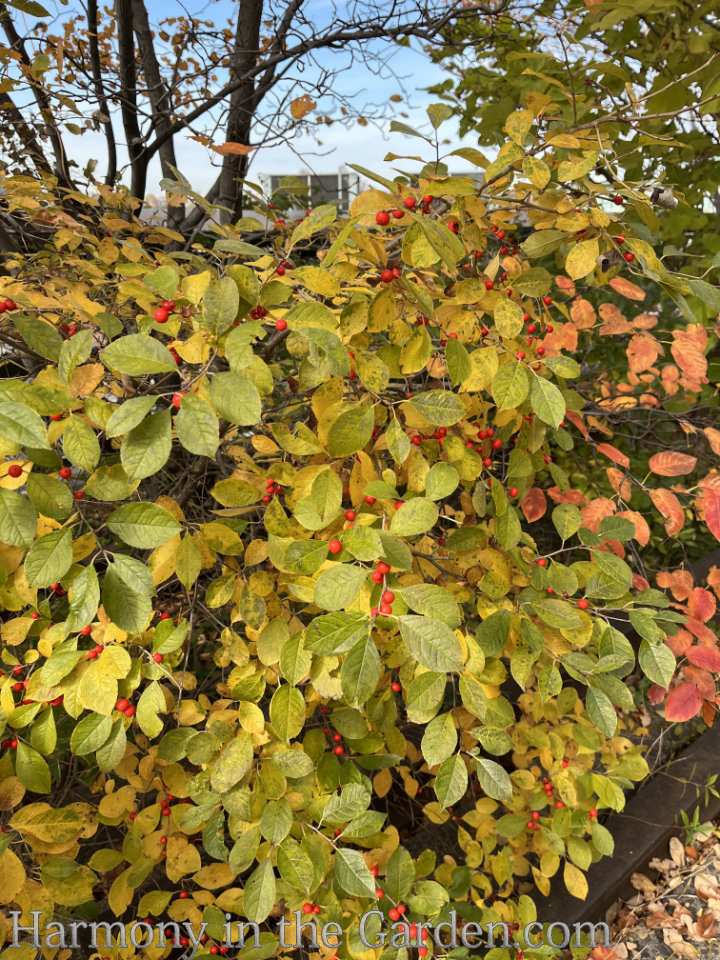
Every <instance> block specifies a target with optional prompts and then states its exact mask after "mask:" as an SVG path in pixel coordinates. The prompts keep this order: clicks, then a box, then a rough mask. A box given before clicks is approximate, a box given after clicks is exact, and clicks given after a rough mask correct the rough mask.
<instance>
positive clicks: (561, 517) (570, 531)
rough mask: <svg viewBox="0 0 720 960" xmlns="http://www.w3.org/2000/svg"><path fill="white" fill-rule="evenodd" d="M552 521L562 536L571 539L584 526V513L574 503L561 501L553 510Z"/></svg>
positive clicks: (564, 538)
mask: <svg viewBox="0 0 720 960" xmlns="http://www.w3.org/2000/svg"><path fill="white" fill-rule="evenodd" d="M552 522H553V525H554V526H555V529H556V530H557V532H558V533H559V534H560V538H561V539H562V540H563V541H564V540H569V539H570V537H572V536H574V534H576V533H577V532H578V530H579V529H580V527H581V526H582V514H581V513H580V511H579V510H578V508H577V507H576V506H575V505H574V504H572V503H561V504H560V505H559V506H557V507H555V509H554V510H553V512H552Z"/></svg>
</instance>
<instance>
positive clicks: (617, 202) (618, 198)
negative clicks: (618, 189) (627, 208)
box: [613, 194, 623, 207]
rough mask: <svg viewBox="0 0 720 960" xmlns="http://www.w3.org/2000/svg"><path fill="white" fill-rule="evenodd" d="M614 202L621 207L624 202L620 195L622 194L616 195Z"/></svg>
mask: <svg viewBox="0 0 720 960" xmlns="http://www.w3.org/2000/svg"><path fill="white" fill-rule="evenodd" d="M613 203H614V204H615V206H617V207H621V206H622V204H623V198H622V197H621V196H620V194H618V195H617V196H616V197H615V199H614V200H613Z"/></svg>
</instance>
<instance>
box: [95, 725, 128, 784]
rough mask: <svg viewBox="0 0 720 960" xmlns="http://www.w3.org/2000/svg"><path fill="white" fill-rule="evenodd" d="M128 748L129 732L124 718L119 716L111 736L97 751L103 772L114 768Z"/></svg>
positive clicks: (99, 764)
mask: <svg viewBox="0 0 720 960" xmlns="http://www.w3.org/2000/svg"><path fill="white" fill-rule="evenodd" d="M126 748H127V734H126V733H125V727H124V726H123V722H122V718H121V717H118V719H117V720H116V721H115V722H114V723H113V727H112V730H111V731H110V736H109V737H108V738H107V740H106V741H105V743H104V744H103V745H102V746H101V747H100V748H99V749H98V750H96V751H95V759H96V760H97V764H98V767H99V768H100V769H101V770H102V771H103V773H109V772H110V770H112V769H114V768H115V767H116V766H117V765H118V764H119V763H120V761H121V760H122V758H123V757H124V756H125V750H126Z"/></svg>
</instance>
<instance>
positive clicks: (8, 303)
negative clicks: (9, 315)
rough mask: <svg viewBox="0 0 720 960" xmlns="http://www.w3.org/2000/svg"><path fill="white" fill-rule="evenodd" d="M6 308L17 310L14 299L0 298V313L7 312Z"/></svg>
mask: <svg viewBox="0 0 720 960" xmlns="http://www.w3.org/2000/svg"><path fill="white" fill-rule="evenodd" d="M6 310H17V304H16V303H15V301H14V300H0V313H5V311H6Z"/></svg>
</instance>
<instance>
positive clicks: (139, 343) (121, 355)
mask: <svg viewBox="0 0 720 960" xmlns="http://www.w3.org/2000/svg"><path fill="white" fill-rule="evenodd" d="M102 360H103V363H104V364H105V366H106V367H108V368H109V369H110V370H116V371H117V372H118V373H126V374H127V375H128V376H131V377H141V376H144V375H145V374H148V373H173V372H174V371H175V370H177V364H176V363H175V360H174V359H173V355H172V354H171V353H170V351H169V350H168V348H167V347H165V346H163V344H162V343H160V341H159V340H155V338H154V337H150V336H148V335H147V334H144V333H132V334H130V335H129V336H127V337H120V339H119V340H113V342H112V343H111V344H109V345H108V346H107V347H105V349H104V350H103V351H102Z"/></svg>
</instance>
